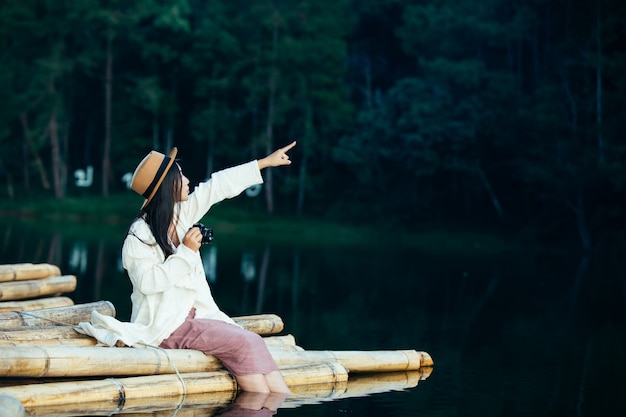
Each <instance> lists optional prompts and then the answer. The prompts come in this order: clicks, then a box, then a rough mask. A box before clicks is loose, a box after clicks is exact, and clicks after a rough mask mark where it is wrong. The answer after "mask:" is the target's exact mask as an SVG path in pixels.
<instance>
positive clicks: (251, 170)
mask: <svg viewBox="0 0 626 417" xmlns="http://www.w3.org/2000/svg"><path fill="white" fill-rule="evenodd" d="M262 183H263V177H262V176H261V170H260V169H259V164H258V162H257V161H256V160H254V161H250V162H248V163H245V164H242V165H238V166H235V167H232V168H227V169H224V170H221V171H218V172H215V173H213V174H212V175H211V178H209V179H208V180H207V181H204V182H202V183H200V184H198V186H196V187H195V188H194V190H193V192H192V193H191V194H190V195H189V200H187V201H185V202H183V203H181V205H180V210H181V218H184V219H189V221H190V222H191V223H195V222H197V221H198V220H200V219H201V218H202V216H204V215H205V214H206V213H207V212H208V211H209V209H210V208H211V206H213V205H214V204H216V203H219V202H220V201H222V200H226V199H229V198H233V197H236V196H238V195H239V194H241V193H242V192H243V191H244V190H245V189H246V188H248V187H251V186H253V185H256V184H262ZM185 226H190V225H185Z"/></svg>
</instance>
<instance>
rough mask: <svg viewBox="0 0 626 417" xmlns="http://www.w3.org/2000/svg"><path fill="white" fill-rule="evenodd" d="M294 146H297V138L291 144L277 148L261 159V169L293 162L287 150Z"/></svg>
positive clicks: (259, 161)
mask: <svg viewBox="0 0 626 417" xmlns="http://www.w3.org/2000/svg"><path fill="white" fill-rule="evenodd" d="M294 146H296V141H295V140H294V141H293V142H291V143H290V144H289V145H287V146H285V147H282V148H279V149H277V150H275V151H274V152H272V153H271V154H269V155H268V156H266V157H265V158H263V159H259V160H258V163H259V169H264V168H269V167H278V166H281V165H289V164H291V160H290V159H289V155H287V152H288V151H289V150H291V148H293V147H294Z"/></svg>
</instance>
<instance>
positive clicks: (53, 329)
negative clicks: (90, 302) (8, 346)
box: [0, 326, 93, 343]
mask: <svg viewBox="0 0 626 417" xmlns="http://www.w3.org/2000/svg"><path fill="white" fill-rule="evenodd" d="M49 339H92V340H93V338H92V337H91V336H88V335H86V334H83V333H78V332H77V331H76V330H75V328H74V327H73V326H11V327H0V340H30V341H32V342H33V343H35V342H38V341H40V340H49Z"/></svg>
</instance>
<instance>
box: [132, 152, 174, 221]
mask: <svg viewBox="0 0 626 417" xmlns="http://www.w3.org/2000/svg"><path fill="white" fill-rule="evenodd" d="M177 153H178V149H176V147H174V148H172V150H170V151H169V152H168V154H167V156H165V155H163V154H162V153H160V152H157V151H151V152H150V153H149V154H148V155H146V157H145V158H143V160H142V161H141V162H140V163H139V165H137V168H136V169H135V173H134V174H133V178H132V179H131V181H130V188H132V189H133V191H135V192H136V193H137V194H140V195H142V196H144V198H145V199H146V201H145V202H144V203H143V205H142V206H141V208H142V209H143V208H144V207H145V206H147V205H148V203H149V202H150V201H151V200H152V197H154V195H155V194H156V192H157V190H158V189H159V187H160V186H161V183H162V182H163V178H165V174H167V172H168V171H169V170H170V168H171V167H172V164H173V163H174V159H175V158H176V154H177Z"/></svg>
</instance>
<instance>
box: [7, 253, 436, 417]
mask: <svg viewBox="0 0 626 417" xmlns="http://www.w3.org/2000/svg"><path fill="white" fill-rule="evenodd" d="M75 287H76V277H74V276H71V275H62V274H61V271H60V269H59V268H58V267H57V266H55V265H49V264H28V263H26V264H11V265H0V417H22V416H38V415H46V416H51V415H54V416H67V417H69V416H79V415H81V416H84V415H111V414H116V413H124V414H136V415H137V416H142V415H145V416H147V415H148V414H145V413H150V415H154V414H155V413H157V414H158V413H159V412H161V411H162V412H164V413H168V414H164V415H171V412H172V410H176V411H177V413H178V415H181V414H183V415H184V414H194V415H195V414H197V412H198V409H199V408H200V409H202V414H203V415H214V414H216V413H217V412H219V411H220V410H222V409H223V408H225V407H227V406H229V405H232V404H234V403H236V402H237V401H243V399H242V398H240V397H242V395H243V394H240V393H239V390H238V387H237V383H236V380H235V379H234V377H233V376H232V375H231V374H230V373H229V372H228V371H227V370H225V369H224V368H223V367H222V365H221V363H220V361H219V360H217V359H216V358H215V357H213V356H209V355H205V354H204V353H202V352H200V351H195V350H190V349H161V348H130V347H122V346H120V347H104V346H99V345H98V343H97V341H96V340H95V339H93V338H92V337H90V336H87V335H84V334H82V333H79V332H78V331H76V330H75V327H74V326H76V325H77V324H78V323H80V322H84V321H89V320H90V318H91V312H92V311H94V310H95V311H98V312H100V313H101V314H104V315H109V316H112V317H115V314H116V312H115V308H114V306H113V304H112V303H110V302H108V301H99V302H93V303H86V304H74V302H73V301H72V299H71V298H69V297H66V296H63V294H64V293H68V292H72V291H74V289H75ZM233 319H234V320H235V322H237V323H238V324H239V325H241V326H242V327H244V328H246V329H248V330H250V331H253V332H255V333H257V334H259V335H261V336H263V340H264V341H265V343H266V344H267V346H268V348H269V350H270V352H271V354H272V356H273V358H274V359H275V361H276V363H277V364H278V366H279V368H280V371H281V373H282V374H283V377H284V379H285V382H286V383H287V385H288V386H289V388H290V389H291V391H292V394H290V395H289V397H288V398H286V399H285V400H284V401H283V402H282V403H281V405H280V407H281V408H288V407H297V406H299V405H302V404H310V403H316V402H321V401H330V400H336V399H340V398H349V397H355V396H364V395H369V394H372V393H377V392H385V391H392V390H404V389H408V388H413V387H415V386H417V384H418V382H419V381H420V380H424V379H426V378H428V376H429V375H430V373H431V372H432V367H433V365H434V363H433V360H432V358H431V356H430V355H429V354H428V353H426V352H423V351H416V350H384V351H330V350H323V351H314V350H305V349H303V348H302V347H300V346H298V345H297V344H296V342H295V337H294V336H293V335H290V334H283V335H281V334H280V333H281V332H282V331H283V330H284V323H283V321H282V319H281V318H280V317H279V316H277V315H274V314H259V315H254V316H242V317H234V318H233ZM112 364H115V366H112ZM249 396H250V394H249V393H245V397H246V398H247V397H249Z"/></svg>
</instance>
